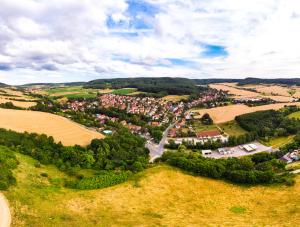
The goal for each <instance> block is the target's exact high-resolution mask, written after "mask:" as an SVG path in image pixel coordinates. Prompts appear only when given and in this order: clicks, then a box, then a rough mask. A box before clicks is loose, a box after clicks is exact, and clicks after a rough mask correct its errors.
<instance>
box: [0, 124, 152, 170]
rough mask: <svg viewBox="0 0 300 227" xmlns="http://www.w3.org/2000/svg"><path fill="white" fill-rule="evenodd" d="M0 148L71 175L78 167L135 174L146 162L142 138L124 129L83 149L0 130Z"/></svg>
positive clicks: (146, 153) (34, 135)
mask: <svg viewBox="0 0 300 227" xmlns="http://www.w3.org/2000/svg"><path fill="white" fill-rule="evenodd" d="M0 145H3V146H7V147H11V148H14V149H16V150H17V151H19V152H20V153H23V154H26V155H29V156H31V157H33V158H34V159H37V160H38V161H40V162H41V163H42V164H55V165H56V166H57V167H58V168H59V169H60V170H62V171H66V172H67V173H69V174H71V175H72V174H73V175H74V174H76V173H77V172H78V171H79V170H80V169H81V168H92V169H96V170H116V169H119V170H130V171H137V170H141V169H143V168H145V166H146V165H147V163H148V159H149V150H148V149H147V148H145V139H143V138H141V137H139V136H136V135H133V134H132V133H131V132H130V131H129V130H127V129H125V128H120V129H118V130H117V131H116V132H115V133H114V134H113V135H111V136H107V137H106V138H104V139H102V140H98V139H95V140H93V141H92V142H91V144H90V145H89V146H87V147H81V146H77V145H76V146H69V147H66V146H63V145H62V144H61V143H56V142H55V141H54V139H53V138H52V137H48V136H46V135H38V134H36V133H27V132H25V133H18V132H14V131H10V130H9V131H8V130H5V129H0Z"/></svg>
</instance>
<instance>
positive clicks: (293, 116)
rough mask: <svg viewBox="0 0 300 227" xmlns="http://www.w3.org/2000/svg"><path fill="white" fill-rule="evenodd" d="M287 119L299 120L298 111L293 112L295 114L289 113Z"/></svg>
mask: <svg viewBox="0 0 300 227" xmlns="http://www.w3.org/2000/svg"><path fill="white" fill-rule="evenodd" d="M289 118H296V119H300V111H298V112H295V113H291V114H290V115H289Z"/></svg>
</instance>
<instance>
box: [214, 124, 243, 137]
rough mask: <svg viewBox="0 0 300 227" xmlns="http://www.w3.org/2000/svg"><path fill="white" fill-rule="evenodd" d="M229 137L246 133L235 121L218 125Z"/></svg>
mask: <svg viewBox="0 0 300 227" xmlns="http://www.w3.org/2000/svg"><path fill="white" fill-rule="evenodd" d="M218 126H219V127H220V128H221V129H222V130H223V131H224V132H225V133H227V134H228V135H229V136H240V135H244V134H245V133H247V131H246V130H244V129H243V128H241V127H240V126H239V125H238V123H237V122H236V121H228V122H225V123H222V124H219V125H218Z"/></svg>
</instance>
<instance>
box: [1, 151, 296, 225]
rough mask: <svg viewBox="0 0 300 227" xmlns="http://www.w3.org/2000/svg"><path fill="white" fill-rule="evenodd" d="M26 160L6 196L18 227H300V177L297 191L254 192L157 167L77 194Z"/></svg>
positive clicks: (278, 188)
mask: <svg viewBox="0 0 300 227" xmlns="http://www.w3.org/2000/svg"><path fill="white" fill-rule="evenodd" d="M21 157H22V159H21V160H20V165H19V168H18V169H17V170H16V171H15V173H16V175H17V176H16V177H17V180H18V184H17V187H12V188H11V189H9V191H8V192H6V196H7V198H8V199H9V201H10V205H11V207H12V214H13V224H14V225H15V226H55V225H56V226H82V225H84V226H87V227H88V226H297V225H298V221H299V219H300V212H299V211H300V196H298V194H299V191H300V178H299V177H297V178H296V181H297V183H296V185H295V186H293V187H286V186H272V187H263V186H257V187H249V188H248V187H240V186H237V185H232V184H228V183H225V182H223V181H217V180H212V179H207V178H203V177H194V176H191V175H187V174H185V173H183V172H182V171H180V170H178V169H174V168H171V167H168V166H157V167H154V168H151V169H148V170H146V171H144V172H143V173H141V174H140V176H139V177H136V179H135V180H132V181H129V182H126V183H124V184H121V185H117V186H114V187H110V188H106V189H102V190H90V191H74V190H69V189H64V188H61V187H59V186H55V185H57V183H58V182H59V179H60V178H65V177H66V176H65V175H64V174H63V173H61V172H59V171H57V169H56V168H54V167H51V166H49V167H47V166H46V167H44V166H42V167H41V168H35V167H34V163H35V161H33V160H32V159H30V158H25V156H21ZM43 172H46V173H48V175H49V179H51V180H48V179H47V178H45V177H44V178H43V177H41V176H40V174H41V173H43ZM51 182H54V183H55V184H54V183H51ZM83 223H84V224H83Z"/></svg>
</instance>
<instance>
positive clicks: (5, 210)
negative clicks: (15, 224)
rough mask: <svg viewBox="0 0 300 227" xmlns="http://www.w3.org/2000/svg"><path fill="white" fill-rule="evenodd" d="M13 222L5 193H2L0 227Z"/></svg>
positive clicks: (7, 226) (0, 197) (0, 194)
mask: <svg viewBox="0 0 300 227" xmlns="http://www.w3.org/2000/svg"><path fill="white" fill-rule="evenodd" d="M10 223H11V216H10V211H9V206H8V202H7V200H6V199H5V197H4V195H3V194H2V193H0V227H9V226H10Z"/></svg>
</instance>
